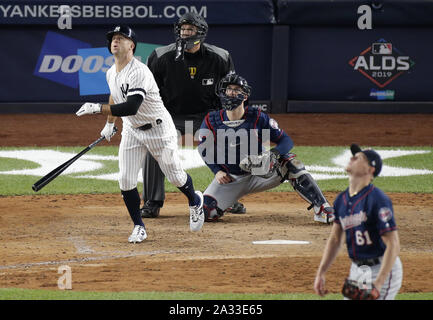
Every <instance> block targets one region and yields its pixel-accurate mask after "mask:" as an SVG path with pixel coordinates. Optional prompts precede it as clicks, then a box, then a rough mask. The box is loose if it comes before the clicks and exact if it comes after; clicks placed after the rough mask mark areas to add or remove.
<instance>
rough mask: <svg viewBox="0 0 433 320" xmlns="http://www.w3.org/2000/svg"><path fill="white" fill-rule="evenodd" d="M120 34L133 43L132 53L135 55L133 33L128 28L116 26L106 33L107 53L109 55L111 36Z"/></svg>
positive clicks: (135, 40)
mask: <svg viewBox="0 0 433 320" xmlns="http://www.w3.org/2000/svg"><path fill="white" fill-rule="evenodd" d="M117 33H119V34H121V35H122V36H124V37H126V38H128V39H130V40H131V41H132V42H134V50H133V53H135V49H137V38H136V37H135V32H134V30H132V29H131V28H130V27H128V26H116V27H114V29H113V30H110V31H108V32H107V47H108V51H110V53H111V41H112V40H113V36H114V35H115V34H117Z"/></svg>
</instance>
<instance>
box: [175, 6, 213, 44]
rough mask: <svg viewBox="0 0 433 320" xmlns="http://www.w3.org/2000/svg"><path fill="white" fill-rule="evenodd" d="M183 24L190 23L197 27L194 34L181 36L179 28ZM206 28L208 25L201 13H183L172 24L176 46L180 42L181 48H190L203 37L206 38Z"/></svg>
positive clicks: (201, 40)
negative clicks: (185, 36)
mask: <svg viewBox="0 0 433 320" xmlns="http://www.w3.org/2000/svg"><path fill="white" fill-rule="evenodd" d="M184 24H191V25H193V26H195V27H196V28H197V32H196V34H195V35H192V36H190V37H187V38H182V37H181V35H180V29H181V27H182V25H184ZM208 29H209V27H208V25H207V22H206V20H205V19H204V18H203V17H202V16H201V15H199V14H197V13H195V12H188V13H185V14H184V15H183V16H182V17H180V18H179V21H178V22H177V23H176V24H175V25H174V35H175V39H176V44H177V46H180V45H181V44H182V49H183V50H185V49H186V50H190V49H192V48H193V47H194V46H195V45H196V44H198V43H200V42H201V43H203V41H204V39H205V38H206V35H207V31H208Z"/></svg>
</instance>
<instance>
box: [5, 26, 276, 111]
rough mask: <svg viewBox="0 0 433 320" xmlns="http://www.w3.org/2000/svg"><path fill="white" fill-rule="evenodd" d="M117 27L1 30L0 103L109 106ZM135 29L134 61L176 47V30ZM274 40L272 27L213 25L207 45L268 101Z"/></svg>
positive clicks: (167, 27)
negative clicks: (226, 55)
mask: <svg viewBox="0 0 433 320" xmlns="http://www.w3.org/2000/svg"><path fill="white" fill-rule="evenodd" d="M113 26H114V25H108V26H106V27H103V26H95V27H87V26H81V27H80V26H74V28H72V29H71V30H67V29H65V30H59V29H57V28H56V27H55V26H53V27H50V28H48V27H45V26H31V27H30V26H14V27H13V28H12V27H9V28H2V32H1V33H0V42H1V43H3V44H7V46H8V49H7V50H0V68H1V70H2V75H3V76H4V81H3V82H2V86H1V88H0V102H3V103H5V102H42V101H49V102H75V101H106V100H107V99H108V93H109V90H108V85H107V83H106V77H105V74H106V71H107V70H108V69H109V68H110V67H111V66H112V65H113V63H114V58H113V56H112V55H111V54H110V53H109V51H108V49H107V40H106V33H107V31H108V30H111V29H112V28H113ZM133 28H134V31H135V32H136V35H137V40H138V44H137V49H136V52H135V56H136V58H137V59H139V60H141V61H142V62H144V63H146V60H147V57H148V56H149V55H150V53H151V52H152V51H153V50H154V49H155V48H156V47H159V46H164V45H168V44H170V43H172V42H174V33H173V28H172V26H159V25H153V26H146V27H144V26H139V27H135V26H133ZM251 34H254V35H255V36H254V37H250V35H251ZM271 41H272V27H271V26H269V27H264V26H253V25H251V26H237V27H236V28H233V27H232V26H212V25H210V28H209V33H208V37H207V38H206V41H205V42H208V43H210V44H213V45H216V46H219V47H222V48H224V49H226V50H228V51H229V52H230V54H231V55H232V58H233V61H234V65H235V68H236V71H237V72H239V73H240V74H242V75H243V76H244V77H245V78H247V79H248V82H249V83H250V84H251V86H253V99H255V100H269V98H270V97H269V92H270V69H271V68H270V63H271V61H270V59H269V55H270V48H271V46H272V44H271ZM264 48H268V49H267V50H263V49H264Z"/></svg>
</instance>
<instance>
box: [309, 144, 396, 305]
mask: <svg viewBox="0 0 433 320" xmlns="http://www.w3.org/2000/svg"><path fill="white" fill-rule="evenodd" d="M350 149H351V152H352V155H353V156H352V157H351V158H350V161H349V164H348V165H347V167H346V171H347V173H348V175H349V187H348V188H347V189H346V191H344V192H342V193H340V194H339V195H338V197H337V198H336V200H335V202H334V209H335V220H334V224H333V226H332V230H331V235H330V237H329V240H328V242H327V244H326V247H325V250H324V253H323V257H322V261H321V262H320V266H319V268H318V270H317V274H316V279H315V281H314V290H315V291H316V293H317V294H319V295H320V296H324V295H325V294H326V293H327V290H326V289H325V273H326V271H327V270H328V269H329V267H330V266H331V264H332V262H333V261H334V259H335V257H336V256H337V254H338V250H339V248H340V244H341V239H342V238H343V232H345V234H346V244H347V251H348V253H349V257H350V259H351V260H352V265H351V268H350V274H349V277H348V278H347V279H346V280H345V282H344V284H343V289H342V293H343V296H344V298H345V299H351V300H376V299H380V300H393V299H394V298H395V296H396V295H397V293H398V291H399V289H400V287H401V283H402V278H403V269H402V264H401V261H400V258H399V257H398V254H399V251H400V241H399V238H398V233H397V226H396V223H395V220H394V213H393V208H392V203H391V200H390V199H389V198H388V197H387V196H386V195H385V194H384V193H383V192H382V191H381V190H380V189H379V188H377V187H375V186H374V185H373V184H372V180H373V178H375V177H377V176H378V175H379V173H380V171H381V169H382V159H381V158H380V156H379V154H378V153H377V152H376V151H374V150H371V149H367V150H361V148H360V147H359V146H358V145H356V144H352V146H351V148H350Z"/></svg>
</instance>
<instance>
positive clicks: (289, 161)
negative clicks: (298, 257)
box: [198, 73, 333, 223]
mask: <svg viewBox="0 0 433 320" xmlns="http://www.w3.org/2000/svg"><path fill="white" fill-rule="evenodd" d="M216 94H217V95H218V97H219V99H220V100H221V104H222V107H223V109H222V110H219V111H213V112H210V113H208V114H207V115H206V116H205V118H204V120H203V122H202V125H201V128H200V131H199V134H200V137H199V140H200V142H199V147H198V150H199V152H200V155H201V156H202V158H203V160H204V161H205V163H206V164H207V166H208V167H209V168H210V169H211V170H212V172H213V173H214V174H215V178H214V179H213V181H212V182H211V184H210V185H209V186H208V187H207V189H206V191H205V192H204V203H205V204H204V212H205V221H216V220H218V219H219V218H221V217H222V216H223V215H224V212H225V211H226V210H227V208H229V207H230V206H231V205H232V204H233V203H235V202H236V201H238V200H239V199H240V198H241V197H243V196H245V195H247V194H249V193H254V192H262V191H265V190H269V189H272V188H275V187H277V186H279V185H280V184H281V183H283V182H284V181H285V180H289V181H290V183H291V184H292V186H293V188H294V189H295V190H296V191H297V192H298V193H299V194H300V195H301V197H302V198H303V199H305V200H306V201H307V202H308V203H309V204H310V207H309V209H311V208H313V209H314V212H315V215H314V220H315V221H319V222H322V223H330V222H331V221H332V220H333V208H332V207H331V206H330V205H329V203H328V201H327V200H326V198H325V197H324V195H323V194H322V192H321V190H320V188H319V187H318V185H317V183H316V182H315V181H314V179H313V178H312V176H311V175H310V174H309V173H308V171H307V170H306V169H305V166H304V165H303V164H302V162H301V161H299V160H298V159H297V158H296V155H295V154H293V153H290V150H291V149H292V147H293V141H292V139H291V138H290V137H289V136H288V135H287V134H286V133H285V132H284V131H283V130H282V129H280V128H278V124H277V122H276V121H275V120H274V119H272V118H270V117H269V116H268V115H267V114H266V113H264V112H261V111H260V110H259V109H257V108H253V107H248V106H247V105H248V97H249V96H250V94H251V87H250V86H249V85H248V83H247V81H246V80H245V79H244V78H242V77H241V76H239V75H237V74H235V73H229V74H227V75H226V76H225V77H224V78H222V79H221V80H220V82H219V83H218V85H217V87H216ZM269 142H273V143H275V144H276V147H275V148H273V149H271V150H270V151H265V149H264V145H263V144H264V143H268V144H269Z"/></svg>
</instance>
